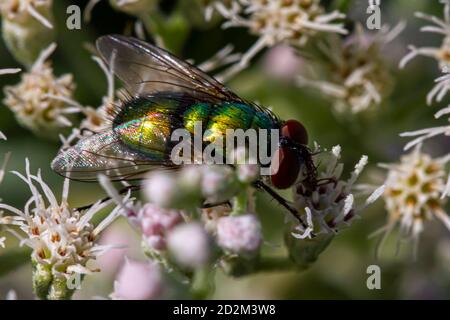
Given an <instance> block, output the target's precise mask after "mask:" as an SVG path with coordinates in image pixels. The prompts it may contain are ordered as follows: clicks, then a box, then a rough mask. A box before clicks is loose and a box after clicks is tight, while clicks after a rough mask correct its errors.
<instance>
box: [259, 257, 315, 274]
mask: <svg viewBox="0 0 450 320" xmlns="http://www.w3.org/2000/svg"><path fill="white" fill-rule="evenodd" d="M306 269H308V268H305V267H299V266H298V265H296V264H295V263H293V262H292V260H290V259H289V258H288V257H261V258H260V259H259V260H258V262H257V264H256V265H255V269H254V272H255V273H256V272H286V271H305V270H306Z"/></svg>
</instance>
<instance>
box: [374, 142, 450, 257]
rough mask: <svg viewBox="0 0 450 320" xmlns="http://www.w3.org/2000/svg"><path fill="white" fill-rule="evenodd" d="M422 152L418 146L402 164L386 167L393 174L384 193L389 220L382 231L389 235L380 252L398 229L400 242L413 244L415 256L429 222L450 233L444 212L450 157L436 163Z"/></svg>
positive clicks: (449, 219) (401, 161)
mask: <svg viewBox="0 0 450 320" xmlns="http://www.w3.org/2000/svg"><path fill="white" fill-rule="evenodd" d="M420 149H421V145H418V146H417V147H416V148H415V149H414V150H413V151H412V152H411V153H409V154H407V155H405V156H403V157H402V158H401V160H400V163H396V164H386V165H382V167H384V168H386V169H387V170H389V172H388V176H387V179H386V181H385V185H386V192H385V193H384V200H385V202H386V209H387V211H388V212H389V216H388V222H387V225H386V226H385V227H384V228H382V229H380V231H379V232H384V233H385V236H384V238H383V239H382V243H381V245H380V248H381V247H382V245H383V243H384V240H385V239H386V237H387V236H388V235H389V233H390V232H391V231H392V230H393V229H394V228H395V227H396V226H397V225H400V238H406V239H412V240H413V242H414V249H415V254H417V244H418V240H419V236H420V234H421V233H422V231H423V229H424V223H425V222H426V221H428V220H431V219H432V218H434V217H435V218H437V219H438V220H440V221H441V222H442V223H443V224H444V225H445V226H446V227H447V229H448V230H449V231H450V217H449V216H448V214H447V213H446V212H445V210H444V205H445V203H446V198H445V197H443V196H442V195H443V194H446V193H448V192H449V190H448V189H450V185H447V186H446V184H445V177H446V175H447V174H446V171H445V165H446V164H447V163H448V162H449V161H450V155H447V156H445V157H442V158H437V159H433V158H432V157H431V156H430V155H428V154H426V153H423V152H422V151H421V150H420ZM400 240H402V239H400Z"/></svg>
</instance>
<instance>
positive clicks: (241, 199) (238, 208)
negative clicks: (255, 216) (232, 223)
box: [231, 189, 248, 216]
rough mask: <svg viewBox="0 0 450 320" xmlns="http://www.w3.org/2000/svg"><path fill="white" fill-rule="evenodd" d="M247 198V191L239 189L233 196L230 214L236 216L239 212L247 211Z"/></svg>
mask: <svg viewBox="0 0 450 320" xmlns="http://www.w3.org/2000/svg"><path fill="white" fill-rule="evenodd" d="M247 200H248V193H247V190H245V189H244V190H243V191H240V192H239V193H238V194H237V195H236V197H234V199H233V201H234V203H233V204H234V205H233V212H232V213H231V215H233V216H238V215H241V214H245V213H246V212H247V203H248V202H247Z"/></svg>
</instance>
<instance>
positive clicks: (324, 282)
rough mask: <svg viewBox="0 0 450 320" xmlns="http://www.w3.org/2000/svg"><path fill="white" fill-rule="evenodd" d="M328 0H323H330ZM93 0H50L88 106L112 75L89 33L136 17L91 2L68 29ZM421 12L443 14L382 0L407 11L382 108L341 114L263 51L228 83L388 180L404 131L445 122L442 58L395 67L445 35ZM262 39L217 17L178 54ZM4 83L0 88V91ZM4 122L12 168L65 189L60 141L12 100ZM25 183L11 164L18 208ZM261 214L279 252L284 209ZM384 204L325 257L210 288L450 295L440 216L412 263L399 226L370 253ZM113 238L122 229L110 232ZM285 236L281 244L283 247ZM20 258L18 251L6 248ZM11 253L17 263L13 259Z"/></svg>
mask: <svg viewBox="0 0 450 320" xmlns="http://www.w3.org/2000/svg"><path fill="white" fill-rule="evenodd" d="M327 2H328V3H330V2H331V1H324V3H327ZM73 3H76V4H79V5H80V6H81V7H82V8H83V7H84V6H85V4H86V1H76V2H74V1H65V0H64V1H63V0H58V1H54V14H55V18H56V21H57V23H56V25H57V26H56V30H57V33H58V35H57V44H58V49H57V50H56V52H55V54H53V56H52V61H53V65H54V69H55V74H57V75H60V74H63V73H72V74H73V75H74V78H75V83H76V84H77V89H76V96H75V98H76V100H77V101H79V102H80V103H82V104H85V105H91V106H98V105H100V103H101V97H102V96H103V95H104V94H105V93H106V81H105V78H104V75H103V73H102V71H101V70H100V69H99V68H98V67H97V65H96V64H95V62H94V61H92V59H91V54H90V53H89V52H88V51H87V50H86V49H85V44H86V43H93V42H94V41H95V39H96V38H97V37H98V36H100V35H103V34H110V33H124V30H126V29H129V28H130V26H131V25H132V24H133V21H134V19H133V17H131V16H128V15H125V14H123V13H119V12H117V11H114V10H113V9H112V8H111V7H110V6H109V5H108V3H107V1H101V2H100V3H99V4H98V6H97V7H96V8H95V9H94V11H93V18H92V22H91V23H89V24H83V26H82V29H81V30H75V31H69V30H67V28H66V27H65V19H66V17H67V16H66V14H65V9H66V7H67V6H68V5H69V4H73ZM173 7H174V3H173V2H172V1H166V0H164V1H163V9H164V10H165V11H166V12H170V11H171V10H172V9H173ZM366 8H367V1H366V0H355V1H353V2H352V4H351V6H350V9H349V10H350V12H349V15H350V17H351V18H352V19H353V20H356V21H361V23H363V24H365V19H366V17H367V16H366V14H365V10H366ZM417 10H420V11H424V12H428V13H431V14H433V15H436V16H438V17H441V16H442V5H440V4H439V1H437V0H436V1H428V0H396V1H389V2H384V1H383V2H382V11H383V13H382V22H383V23H388V24H390V25H394V24H396V23H397V22H398V21H400V20H405V21H406V22H407V23H408V25H407V28H406V30H405V31H404V32H403V33H402V34H401V35H400V37H398V38H397V39H396V40H394V42H393V43H392V44H391V45H390V46H388V47H387V48H386V53H385V54H386V62H387V63H388V64H390V65H391V67H392V70H393V74H394V78H395V87H394V90H393V93H392V95H391V96H390V97H389V98H388V99H387V100H386V101H385V102H384V103H383V104H382V106H380V107H376V108H373V109H371V110H369V111H367V112H363V113H361V114H358V115H352V114H345V115H339V116H336V114H335V113H333V112H332V108H331V102H330V101H329V100H327V99H326V98H325V97H322V96H321V95H320V94H318V93H317V92H316V91H310V90H306V89H299V88H298V87H296V86H295V85H294V84H292V83H291V82H289V81H283V80H280V79H276V78H274V77H272V76H271V74H270V73H268V72H267V68H265V67H264V63H265V62H264V61H265V59H267V56H266V53H267V51H265V52H263V53H262V54H260V55H259V56H258V57H257V58H256V59H255V60H254V62H253V63H252V65H251V66H250V67H249V68H247V69H246V70H244V71H243V72H242V73H240V74H239V75H238V76H236V77H235V78H234V79H233V80H232V81H230V82H229V83H228V85H229V86H230V87H231V88H233V89H234V90H235V91H236V92H237V93H238V94H239V95H241V96H242V97H244V98H246V99H249V100H255V101H258V102H259V103H260V104H262V105H265V106H270V107H272V108H273V111H274V112H276V113H277V114H278V115H279V116H280V117H281V118H284V119H289V118H294V119H299V120H300V121H302V122H303V123H304V124H305V125H306V127H307V128H308V130H309V134H310V137H311V140H315V141H318V142H319V143H320V144H321V145H322V146H323V147H332V146H334V145H337V144H339V145H341V146H342V149H343V160H344V161H345V164H346V169H347V172H348V171H350V170H351V169H352V168H353V165H354V164H355V163H356V162H357V161H358V160H359V158H360V157H361V155H362V154H367V155H368V156H369V161H370V166H369V168H368V169H367V170H366V171H365V174H364V177H363V179H362V180H363V181H364V182H370V183H380V182H382V181H383V178H384V171H383V170H381V169H378V168H377V167H376V164H377V163H379V162H395V161H398V159H399V157H400V155H401V154H402V148H403V146H404V144H405V143H406V141H407V140H405V139H404V138H400V137H399V133H401V132H404V131H411V130H416V129H421V128H426V127H431V126H438V125H443V124H445V123H446V119H442V120H441V121H436V120H435V119H434V117H433V114H434V113H435V112H436V111H437V110H438V107H443V106H445V105H447V102H448V101H444V102H443V103H442V104H440V105H439V106H434V107H428V106H426V102H425V97H426V94H427V93H428V91H429V90H430V89H431V88H432V86H433V80H434V79H435V78H436V77H437V76H438V75H439V70H438V68H437V65H436V62H435V61H433V60H432V59H427V58H418V59H415V60H414V61H413V62H412V63H410V64H409V65H408V67H407V68H406V69H405V70H398V68H397V66H398V61H399V59H400V58H401V57H402V56H403V55H404V54H405V53H406V52H407V51H406V47H407V45H408V44H410V43H414V44H417V45H418V46H423V45H434V46H440V43H441V42H440V41H441V38H440V37H438V36H435V35H432V34H431V35H430V34H423V33H419V32H418V29H419V27H420V26H422V25H423V22H421V21H420V20H418V19H416V18H414V16H413V13H414V12H415V11H417ZM254 41H255V38H254V37H252V36H251V35H249V34H248V32H247V31H246V30H245V31H243V30H242V29H226V30H223V29H221V27H220V25H214V26H209V27H196V26H193V27H192V28H191V29H190V30H189V31H188V33H187V35H186V39H185V41H183V42H182V43H181V45H180V49H179V52H178V54H179V55H180V56H181V57H183V58H186V59H193V60H194V61H196V62H202V61H204V60H206V59H207V58H209V57H211V56H212V55H213V54H214V53H216V52H217V51H218V50H219V49H221V48H222V47H224V46H225V45H227V44H229V43H232V44H233V45H234V46H235V48H236V51H237V52H240V51H245V50H246V49H248V48H249V47H250V46H251V45H252V43H253V42H254ZM16 66H17V63H16V62H15V61H14V59H13V58H12V57H11V55H10V54H9V52H8V51H7V49H6V48H5V46H4V44H3V43H2V41H0V68H6V67H16ZM19 79H20V76H19V75H9V76H3V77H1V78H0V88H2V87H4V86H5V85H8V84H15V83H17V82H18V81H19ZM1 99H3V92H2V91H0V100H1ZM0 129H1V131H3V132H4V133H5V134H6V136H7V137H8V141H7V142H1V143H0V155H2V154H3V153H4V152H5V151H12V158H11V161H10V162H9V165H8V170H18V171H20V172H23V171H24V166H25V158H26V157H28V158H29V159H30V161H31V165H32V169H33V170H37V169H38V168H41V169H42V174H43V177H44V179H45V180H46V181H47V182H48V183H49V184H50V185H51V186H52V187H53V190H55V193H56V194H59V192H60V190H61V187H62V182H63V179H62V178H61V177H59V176H57V175H56V174H55V173H53V172H52V171H51V170H50V168H49V164H50V162H51V160H52V159H53V157H54V156H55V155H56V153H57V151H58V148H59V145H60V144H59V142H58V141H57V140H56V137H55V141H48V140H42V139H39V138H36V137H35V136H33V135H32V134H31V133H30V132H29V131H27V130H26V129H23V128H21V127H20V126H19V125H18V124H17V121H16V120H15V118H14V115H13V113H12V112H10V111H9V110H8V109H7V108H6V107H5V106H3V105H1V106H0ZM425 150H426V151H428V152H430V153H432V154H433V155H441V154H445V153H448V152H449V151H450V139H448V138H447V139H446V138H445V137H444V138H436V139H433V140H431V141H429V142H428V143H427V144H426V146H425ZM71 190H72V192H71V198H70V201H71V203H72V204H73V205H74V206H78V205H85V204H89V203H91V202H93V201H95V200H97V199H98V198H99V197H101V196H103V193H102V191H101V190H100V188H98V187H97V186H96V185H95V184H82V183H77V182H73V183H72V184H71ZM29 196H30V195H29V191H28V188H27V187H26V186H25V185H24V184H23V183H22V182H21V181H20V180H19V179H17V177H15V176H13V175H11V174H7V176H6V177H5V180H4V182H3V183H2V185H1V186H0V198H1V199H3V202H4V203H8V204H11V205H14V206H17V207H19V208H20V207H22V206H23V204H24V202H25V201H26V200H27V199H28V197H29ZM258 208H259V209H258V212H259V213H260V214H261V216H262V220H263V226H264V233H265V235H266V240H267V242H268V244H267V245H265V246H264V250H266V251H268V252H274V253H278V252H280V254H281V253H282V252H283V251H282V249H280V248H281V247H282V246H281V245H282V235H281V230H283V214H282V209H281V208H279V207H278V206H277V205H276V204H275V203H273V202H271V201H270V199H269V198H268V197H267V196H265V195H260V196H259V197H258ZM385 218H386V212H385V210H384V208H383V201H382V200H379V201H377V203H376V204H375V205H374V206H372V207H371V208H370V209H369V210H367V211H365V213H364V216H363V217H362V219H360V220H358V221H356V222H355V223H354V224H353V225H352V226H351V227H350V228H349V229H347V230H344V231H343V232H341V233H340V234H339V235H338V236H337V237H336V239H335V240H334V241H333V242H332V244H331V246H330V247H329V248H328V249H327V250H326V251H325V252H324V253H323V254H322V255H321V257H320V259H319V261H318V262H317V263H316V264H315V265H313V266H312V267H311V269H309V270H308V271H305V272H302V273H294V272H285V273H272V274H259V275H254V276H250V277H245V278H241V279H230V278H228V277H225V276H223V275H222V274H221V273H220V272H219V273H218V275H217V282H216V285H217V287H216V294H215V295H214V298H225V299H226V298H236V299H239V298H247V299H258V298H274V299H355V298H362V299H405V298H419V299H422V298H424V299H426V298H450V235H449V233H448V231H447V230H446V229H445V227H443V226H442V225H440V224H439V223H436V222H431V223H428V224H427V225H426V231H425V232H424V236H423V237H422V239H421V243H420V249H419V257H418V259H417V261H413V260H412V259H411V255H410V251H411V250H410V248H408V246H407V245H406V246H404V248H403V250H402V251H401V252H400V254H399V255H395V241H396V238H395V236H393V237H391V241H389V243H388V245H387V246H386V248H385V250H384V251H383V255H382V257H381V259H379V260H375V259H374V251H375V250H374V248H375V245H376V240H373V239H372V240H369V239H368V234H370V233H371V232H373V231H374V230H376V229H377V228H379V227H381V226H382V225H383V224H384V223H385ZM113 232H115V233H116V236H117V237H119V238H120V237H122V239H126V241H130V246H131V247H133V246H134V247H135V248H138V247H139V240H138V238H139V235H138V234H137V232H136V231H134V230H133V229H132V228H131V227H130V226H128V225H127V222H126V221H118V222H117V223H116V224H115V225H114V226H113V230H112V231H111V233H113ZM112 237H113V238H114V235H112ZM8 238H9V240H8V241H7V249H3V250H0V298H4V297H5V295H6V293H7V292H8V291H9V290H10V289H15V290H16V291H17V293H18V296H19V298H20V299H27V298H32V297H33V295H32V292H31V281H30V279H31V267H30V266H29V264H21V263H20V262H21V261H24V257H25V258H26V255H27V252H24V251H23V250H18V249H16V246H15V244H16V242H15V241H14V240H13V239H12V237H8ZM279 245H280V247H278V246H279ZM128 254H129V255H130V256H134V257H139V252H138V250H137V249H134V250H130V252H129V253H128ZM11 256H14V258H13V259H10V258H9V257H11ZM11 261H14V262H16V263H17V267H16V268H14V271H12V272H8V273H5V272H4V270H6V269H10V268H9V265H8V263H11ZM371 264H377V265H379V266H380V267H381V270H382V289H381V290H368V289H367V287H366V279H367V276H368V275H367V273H366V269H367V267H368V266H369V265H371ZM112 269H113V270H107V271H106V272H102V274H101V275H98V276H88V277H87V278H86V280H85V282H84V284H83V288H82V290H81V291H80V292H77V293H76V295H75V298H91V297H92V296H107V295H108V294H109V293H110V292H111V290H112V283H113V279H114V273H115V272H116V271H117V269H115V268H112Z"/></svg>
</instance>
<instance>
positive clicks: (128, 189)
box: [77, 185, 142, 211]
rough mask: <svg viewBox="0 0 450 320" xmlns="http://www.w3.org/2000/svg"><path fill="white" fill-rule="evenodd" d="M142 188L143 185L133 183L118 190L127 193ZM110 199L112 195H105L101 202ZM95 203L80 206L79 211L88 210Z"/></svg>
mask: <svg viewBox="0 0 450 320" xmlns="http://www.w3.org/2000/svg"><path fill="white" fill-rule="evenodd" d="M141 188H142V186H141V185H135V186H133V185H131V186H126V187H124V188H122V189H120V190H119V191H118V192H119V194H120V195H122V194H125V193H127V192H129V191H131V192H134V191H139V190H141ZM109 200H111V197H105V198H103V199H101V200H100V203H105V202H106V201H109ZM94 204H95V203H92V204H89V205H87V206H84V207H78V208H77V210H78V211H82V210H88V209H90V208H92V206H93V205H94Z"/></svg>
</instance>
